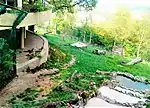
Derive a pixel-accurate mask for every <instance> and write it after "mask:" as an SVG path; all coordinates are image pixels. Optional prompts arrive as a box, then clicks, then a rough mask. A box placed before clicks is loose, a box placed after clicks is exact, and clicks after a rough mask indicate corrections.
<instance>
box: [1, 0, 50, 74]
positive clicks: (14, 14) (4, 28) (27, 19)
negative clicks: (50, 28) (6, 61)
mask: <svg viewBox="0 0 150 108" xmlns="http://www.w3.org/2000/svg"><path fill="white" fill-rule="evenodd" d="M31 2H33V1H32V0H29V1H26V3H27V4H26V3H25V2H23V0H0V37H6V36H7V37H11V39H12V40H13V42H12V46H13V48H16V49H18V50H20V49H21V53H23V55H22V57H20V56H19V57H18V58H17V61H18V60H19V59H22V60H23V59H25V58H23V56H26V55H24V52H25V51H27V50H35V51H37V50H39V49H40V53H39V54H40V56H41V57H36V55H35V56H34V57H32V58H30V59H29V60H23V61H22V62H19V63H17V71H18V72H20V71H26V70H27V69H34V68H36V67H37V66H40V65H41V64H42V63H44V62H46V60H47V57H48V47H49V46H48V42H47V40H46V39H45V38H44V37H41V36H37V34H35V33H34V26H35V25H36V24H43V23H44V22H46V21H49V20H50V19H51V15H52V11H51V10H49V9H47V10H41V11H39V10H37V11H36V8H35V7H31V8H30V6H31V5H32V4H31ZM41 3H45V2H44V0H41ZM43 6H44V4H43ZM26 8H27V9H26ZM33 8H34V9H33ZM43 8H44V7H43ZM10 35H11V36H10ZM31 37H34V38H35V39H34V38H31ZM39 37H40V38H39ZM31 39H32V40H33V41H32V40H31ZM37 40H39V42H43V44H40V45H41V46H40V47H39V46H38V45H36V44H37V42H38V41H37ZM41 40H42V41H41ZM34 41H35V42H34ZM33 43H34V44H33ZM27 44H29V45H27ZM35 47H37V48H35ZM38 48H39V49H38Z"/></svg>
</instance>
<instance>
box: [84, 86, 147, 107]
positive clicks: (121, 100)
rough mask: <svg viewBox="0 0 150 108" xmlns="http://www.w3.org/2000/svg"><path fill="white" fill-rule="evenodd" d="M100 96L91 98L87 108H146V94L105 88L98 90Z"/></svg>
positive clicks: (116, 88) (117, 88) (119, 88)
mask: <svg viewBox="0 0 150 108" xmlns="http://www.w3.org/2000/svg"><path fill="white" fill-rule="evenodd" d="M98 91H99V93H100V94H99V95H98V96H97V97H94V98H91V99H90V100H89V101H88V102H87V105H86V106H85V108H92V107H93V108H94V107H97V108H145V106H144V103H145V101H146V99H145V98H144V94H141V93H139V92H133V91H130V90H127V89H124V88H121V87H118V86H117V87H115V88H110V87H108V86H103V87H101V88H99V89H98Z"/></svg>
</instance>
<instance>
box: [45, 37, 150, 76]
mask: <svg viewBox="0 0 150 108" xmlns="http://www.w3.org/2000/svg"><path fill="white" fill-rule="evenodd" d="M47 39H48V40H49V43H50V44H51V45H55V46H57V47H58V48H60V49H61V50H63V51H65V52H68V53H71V54H73V55H75V56H76V59H77V62H76V64H75V65H74V66H73V67H71V68H70V71H74V70H77V71H79V72H81V73H82V72H83V73H85V72H86V73H88V72H95V71H96V70H104V71H121V72H129V73H132V74H134V75H139V76H144V77H147V78H150V74H149V72H150V65H148V64H143V63H139V64H136V65H134V66H121V65H119V62H120V61H121V60H126V59H125V58H121V57H119V56H117V55H107V56H99V55H94V54H92V53H91V52H92V50H93V49H95V48H96V47H94V46H92V45H91V46H88V48H87V49H84V50H81V49H77V48H73V47H71V46H70V45H69V44H70V43H73V42H74V41H72V40H71V39H69V38H67V39H65V41H63V40H62V39H61V37H60V36H56V35H49V36H47Z"/></svg>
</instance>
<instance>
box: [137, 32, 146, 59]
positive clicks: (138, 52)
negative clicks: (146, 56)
mask: <svg viewBox="0 0 150 108" xmlns="http://www.w3.org/2000/svg"><path fill="white" fill-rule="evenodd" d="M143 38H144V34H143V33H142V36H141V38H140V43H139V45H138V49H137V54H136V56H137V57H139V55H140V50H141V45H142V42H143Z"/></svg>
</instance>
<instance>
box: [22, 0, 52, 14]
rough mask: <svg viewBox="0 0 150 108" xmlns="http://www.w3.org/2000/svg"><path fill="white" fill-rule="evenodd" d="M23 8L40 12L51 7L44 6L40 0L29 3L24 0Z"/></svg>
mask: <svg viewBox="0 0 150 108" xmlns="http://www.w3.org/2000/svg"><path fill="white" fill-rule="evenodd" d="M23 9H25V10H26V11H28V12H41V11H45V10H48V9H51V7H50V6H47V5H46V6H44V4H43V3H42V1H41V0H36V1H35V2H32V3H29V1H24V4H23Z"/></svg>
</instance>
